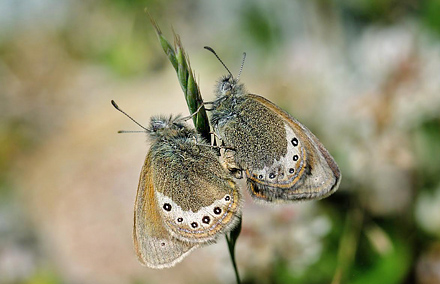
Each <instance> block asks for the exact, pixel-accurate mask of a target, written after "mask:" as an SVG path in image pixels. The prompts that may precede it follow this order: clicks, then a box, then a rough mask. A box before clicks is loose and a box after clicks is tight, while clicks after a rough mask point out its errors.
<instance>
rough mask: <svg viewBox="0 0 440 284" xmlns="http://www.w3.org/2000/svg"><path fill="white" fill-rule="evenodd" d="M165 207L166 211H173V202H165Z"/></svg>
mask: <svg viewBox="0 0 440 284" xmlns="http://www.w3.org/2000/svg"><path fill="white" fill-rule="evenodd" d="M163 209H164V210H165V211H171V204H169V203H165V204H164V205H163Z"/></svg>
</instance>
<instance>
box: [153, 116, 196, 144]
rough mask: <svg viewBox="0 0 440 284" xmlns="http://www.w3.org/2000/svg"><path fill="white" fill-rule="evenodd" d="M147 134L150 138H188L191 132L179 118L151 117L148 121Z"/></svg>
mask: <svg viewBox="0 0 440 284" xmlns="http://www.w3.org/2000/svg"><path fill="white" fill-rule="evenodd" d="M149 134H150V137H151V138H159V139H160V138H164V139H167V138H171V137H177V136H180V137H190V136H192V135H193V132H192V131H191V130H190V129H189V128H187V127H186V126H185V125H184V124H183V120H182V119H181V118H180V117H179V116H176V117H173V116H169V117H165V116H153V117H152V118H151V121H150V128H149Z"/></svg>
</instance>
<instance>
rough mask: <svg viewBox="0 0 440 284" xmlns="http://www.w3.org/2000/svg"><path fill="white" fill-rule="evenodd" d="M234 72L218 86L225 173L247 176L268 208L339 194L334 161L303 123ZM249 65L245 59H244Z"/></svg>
mask: <svg viewBox="0 0 440 284" xmlns="http://www.w3.org/2000/svg"><path fill="white" fill-rule="evenodd" d="M205 48H206V49H208V50H210V51H211V52H213V53H214V55H215V56H216V57H217V59H218V60H219V61H220V62H221V63H222V64H223V66H224V67H225V68H226V70H227V71H228V73H229V74H228V75H226V76H223V77H222V78H221V79H220V80H219V82H218V83H217V86H216V88H215V89H216V99H215V100H214V102H212V109H211V112H212V113H211V118H210V121H211V125H212V127H213V129H214V132H215V134H216V136H217V137H219V138H220V140H221V143H222V145H223V151H222V156H223V160H224V161H225V167H226V168H227V169H228V170H229V171H231V172H235V173H239V176H240V174H241V175H242V174H243V173H244V175H245V178H246V184H247V188H248V190H249V192H250V193H251V195H252V197H253V198H254V199H256V200H261V201H266V202H288V201H296V200H308V199H321V198H324V197H327V196H329V195H330V194H332V193H333V192H335V191H336V190H337V189H338V187H339V184H340V181H341V172H340V170H339V167H338V165H337V164H336V162H335V160H334V159H333V157H332V156H331V155H330V153H329V152H328V151H327V150H326V149H325V147H324V146H323V145H322V144H321V142H320V141H319V140H318V138H316V136H315V135H314V134H313V133H312V132H311V131H310V130H309V129H308V128H307V127H305V126H304V125H303V124H302V123H300V122H299V121H298V120H296V119H295V118H293V117H292V116H290V115H289V114H288V113H287V112H285V111H284V110H282V109H281V108H279V107H278V106H276V105H275V104H273V103H272V102H270V101H269V100H267V99H265V98H263V97H262V96H259V95H255V94H250V93H248V92H247V91H246V90H245V87H244V85H243V84H242V83H240V82H239V77H240V74H241V71H242V68H243V64H242V65H241V68H240V72H239V75H238V77H237V78H234V77H233V76H232V73H231V72H230V71H229V69H228V68H227V67H226V65H225V64H224V63H223V62H222V60H221V59H220V58H219V56H218V55H217V54H216V53H215V51H214V50H213V49H212V48H210V47H205ZM243 62H244V59H243Z"/></svg>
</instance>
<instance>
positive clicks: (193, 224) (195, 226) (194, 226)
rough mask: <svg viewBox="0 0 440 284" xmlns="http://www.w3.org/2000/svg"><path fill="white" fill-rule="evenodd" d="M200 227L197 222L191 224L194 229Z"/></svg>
mask: <svg viewBox="0 0 440 284" xmlns="http://www.w3.org/2000/svg"><path fill="white" fill-rule="evenodd" d="M198 226H199V224H197V222H192V223H191V227H193V228H194V229H195V228H197V227H198Z"/></svg>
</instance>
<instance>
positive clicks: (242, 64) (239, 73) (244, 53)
mask: <svg viewBox="0 0 440 284" xmlns="http://www.w3.org/2000/svg"><path fill="white" fill-rule="evenodd" d="M245 59H246V52H243V60H242V61H241V66H240V71H238V76H237V81H238V79H240V75H241V71H243V66H244V61H245Z"/></svg>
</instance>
